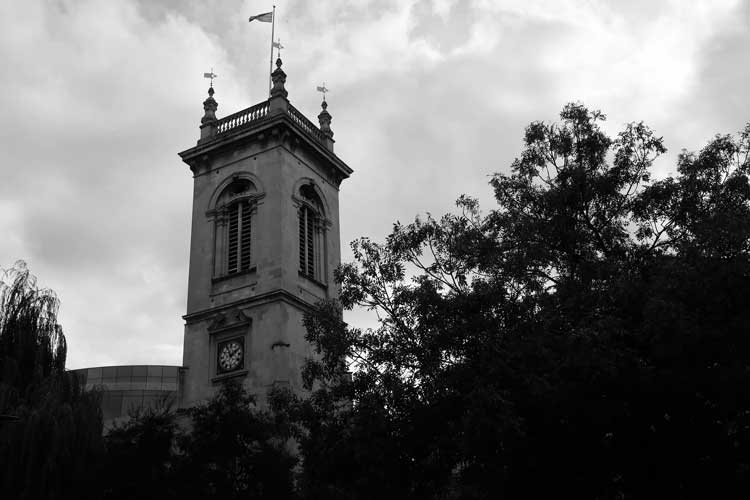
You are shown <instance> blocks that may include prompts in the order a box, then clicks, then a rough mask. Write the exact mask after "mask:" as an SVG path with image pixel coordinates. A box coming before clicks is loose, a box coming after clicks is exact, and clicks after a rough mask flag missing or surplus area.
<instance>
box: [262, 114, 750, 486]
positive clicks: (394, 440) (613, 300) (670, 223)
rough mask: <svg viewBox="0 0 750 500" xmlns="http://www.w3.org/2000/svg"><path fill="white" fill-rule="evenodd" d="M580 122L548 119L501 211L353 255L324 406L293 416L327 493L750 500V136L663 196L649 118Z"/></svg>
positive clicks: (500, 191) (723, 145)
mask: <svg viewBox="0 0 750 500" xmlns="http://www.w3.org/2000/svg"><path fill="white" fill-rule="evenodd" d="M561 119H562V121H561V123H558V124H547V123H541V122H535V123H532V124H531V125H529V127H528V128H527V129H526V133H525V138H524V139H525V147H524V150H523V152H522V154H521V156H520V157H519V158H518V159H517V160H516V161H515V162H514V163H513V165H512V168H511V173H510V174H509V175H506V174H496V175H495V176H494V177H493V179H492V181H491V184H492V186H493V188H494V190H495V197H496V200H497V203H498V206H497V208H495V209H493V210H491V211H490V212H489V213H487V214H486V215H483V214H482V213H481V212H480V211H479V207H478V203H477V202H476V201H475V200H473V199H470V198H466V197H462V198H461V199H459V201H458V207H459V208H460V213H459V214H448V215H446V216H444V217H442V218H441V219H439V220H437V219H434V218H432V217H430V216H428V217H427V218H426V219H421V218H417V219H416V220H415V221H414V222H413V223H411V224H408V225H402V224H398V223H397V224H396V225H395V226H394V229H393V232H392V233H391V235H390V236H389V237H388V238H387V240H386V242H385V243H384V244H378V243H375V242H372V241H370V240H368V239H366V238H363V239H360V240H358V241H356V242H354V243H353V245H352V249H353V252H354V262H353V263H350V264H345V265H343V266H341V268H340V269H339V270H338V271H337V279H338V280H339V281H340V283H341V288H342V289H341V295H340V299H339V300H338V301H333V302H328V303H322V304H320V306H319V308H318V309H317V310H316V311H314V312H313V313H312V314H310V315H308V317H307V319H306V326H307V331H308V340H309V341H310V342H312V343H313V344H314V346H316V348H317V349H318V351H319V354H320V356H319V357H318V358H316V359H315V360H310V361H308V364H307V366H306V368H305V373H304V376H305V380H306V383H307V384H308V387H309V388H310V389H313V393H312V397H310V398H309V399H307V400H298V399H294V398H287V399H286V400H281V401H279V404H278V405H277V406H278V410H279V411H280V412H282V413H285V414H286V415H287V417H288V418H290V419H291V420H292V421H293V422H296V424H297V436H298V439H299V443H300V450H301V454H302V458H303V460H304V464H305V466H304V471H303V475H302V480H301V483H300V484H301V485H302V486H303V490H304V492H305V495H306V496H307V497H308V498H342V499H343V498H347V499H365V498H380V497H383V496H391V497H401V498H404V497H419V498H497V497H499V496H503V497H504V498H518V497H524V498H526V497H543V496H551V495H560V494H561V492H562V493H565V494H569V495H570V494H575V495H576V496H579V497H589V498H626V497H652V496H663V497H675V496H680V497H706V496H714V497H715V496H722V495H724V496H728V495H729V494H730V492H732V491H737V490H744V491H745V492H747V490H748V486H749V484H748V474H749V473H750V432H749V431H748V430H749V429H750V395H749V393H748V392H747V390H746V387H747V386H748V382H750V361H748V360H750V342H748V335H747V332H748V331H750V309H749V308H747V307H746V306H747V297H748V296H750V295H749V294H750V280H749V278H750V255H749V253H748V250H749V249H750V247H749V245H750V203H749V201H750V185H749V184H748V177H747V176H748V170H750V160H749V159H748V151H749V150H750V125H748V127H747V128H745V130H744V131H742V132H741V133H740V134H739V135H738V136H736V137H732V136H717V137H716V138H715V139H714V140H712V141H711V142H710V143H709V144H708V145H707V146H706V147H705V148H704V149H702V150H701V151H700V152H699V153H697V154H694V153H687V152H683V154H681V155H680V157H679V161H678V165H677V168H678V175H677V176H675V177H667V178H665V179H661V180H656V181H653V180H652V178H651V168H652V165H653V162H654V160H655V159H656V158H657V157H658V156H659V155H661V154H662V153H664V152H665V148H664V146H663V142H662V139H661V138H659V137H657V136H655V135H654V133H653V132H652V131H651V130H650V129H649V128H648V127H646V126H645V125H644V124H642V123H632V124H629V125H627V126H626V127H625V129H624V130H623V132H621V133H620V134H619V135H618V136H617V137H616V138H614V139H613V138H610V137H608V136H607V135H606V134H605V133H604V132H603V131H602V130H601V128H600V123H601V122H602V121H603V120H604V119H605V117H604V115H602V114H601V113H600V112H596V111H593V112H592V111H589V110H588V109H586V108H585V107H583V106H582V105H580V104H570V105H568V106H566V107H565V108H564V109H563V111H562V113H561ZM354 307H366V308H368V309H371V310H374V311H376V312H377V314H378V327H377V328H373V329H360V328H356V327H353V326H350V325H347V324H345V323H344V322H343V321H342V319H341V310H342V309H345V310H348V309H352V308H354ZM347 370H351V371H352V372H353V374H352V376H351V377H347V376H344V373H345V372H346V371H347Z"/></svg>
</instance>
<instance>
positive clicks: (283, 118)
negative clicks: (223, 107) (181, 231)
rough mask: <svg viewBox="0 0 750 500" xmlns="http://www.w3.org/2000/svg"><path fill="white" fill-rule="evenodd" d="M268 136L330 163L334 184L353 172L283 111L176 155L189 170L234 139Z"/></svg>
mask: <svg viewBox="0 0 750 500" xmlns="http://www.w3.org/2000/svg"><path fill="white" fill-rule="evenodd" d="M272 138H276V139H277V140H280V142H282V143H283V142H289V145H290V148H291V149H292V150H294V149H295V148H296V147H300V146H302V147H304V148H306V149H307V150H308V151H309V152H310V153H312V154H313V155H315V156H317V157H318V158H320V159H322V160H324V161H325V162H326V163H328V164H329V165H330V166H331V167H333V171H334V172H335V173H336V176H337V177H338V179H335V184H336V185H338V184H339V183H340V182H341V180H343V179H346V178H347V177H349V175H350V174H351V173H352V172H353V170H352V169H351V168H350V167H349V166H348V165H347V164H346V163H344V162H343V161H342V160H341V159H340V158H339V157H338V156H336V155H335V154H334V153H333V152H332V151H330V150H329V149H327V148H326V147H325V146H324V145H322V144H321V143H320V142H319V141H318V140H317V139H315V138H314V137H312V136H311V134H310V133H309V132H308V131H307V130H305V129H304V128H303V127H302V126H301V125H299V123H297V122H296V121H295V120H294V119H293V118H292V117H291V116H290V115H289V114H287V113H276V114H269V115H267V116H265V117H262V118H258V119H255V120H252V121H250V122H248V123H246V124H244V125H242V126H238V127H236V128H233V129H230V130H228V131H226V132H222V133H219V134H217V135H214V136H211V137H209V138H206V139H202V140H201V141H200V142H199V144H198V145H196V146H194V147H192V148H190V149H186V150H185V151H182V152H181V153H179V155H180V157H181V158H182V161H184V162H185V163H187V164H188V165H189V166H190V170H192V171H193V173H196V170H197V169H198V168H199V166H200V165H201V164H202V163H208V162H209V161H210V159H211V157H212V156H214V155H216V154H219V153H221V152H223V151H225V150H227V149H228V148H229V147H231V148H236V146H237V143H238V142H256V141H257V142H260V143H266V142H268V140H269V139H272Z"/></svg>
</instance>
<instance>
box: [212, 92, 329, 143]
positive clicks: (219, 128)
mask: <svg viewBox="0 0 750 500" xmlns="http://www.w3.org/2000/svg"><path fill="white" fill-rule="evenodd" d="M269 108H270V106H269V101H264V102H261V103H259V104H256V105H254V106H250V107H249V108H247V109H243V110H242V111H238V112H237V113H234V114H231V115H229V116H225V117H224V118H222V119H220V120H218V121H217V122H216V128H215V130H216V135H221V134H224V133H227V132H229V131H232V130H235V129H237V128H240V127H243V126H245V125H248V124H250V123H252V122H256V121H259V120H262V119H264V118H266V117H267V116H268V114H269ZM286 113H287V115H288V116H289V118H291V119H292V121H293V122H294V123H296V124H297V125H299V126H300V128H302V129H303V130H304V131H305V132H307V133H308V134H310V135H311V136H312V137H314V138H315V139H316V140H317V141H318V142H320V143H322V144H325V143H326V136H325V134H323V132H322V131H321V130H320V129H319V128H318V127H317V126H315V124H313V123H312V122H311V121H310V120H308V119H307V118H305V115H303V114H302V113H301V112H300V111H299V110H298V109H297V108H295V107H294V106H292V105H291V104H288V105H287V110H286Z"/></svg>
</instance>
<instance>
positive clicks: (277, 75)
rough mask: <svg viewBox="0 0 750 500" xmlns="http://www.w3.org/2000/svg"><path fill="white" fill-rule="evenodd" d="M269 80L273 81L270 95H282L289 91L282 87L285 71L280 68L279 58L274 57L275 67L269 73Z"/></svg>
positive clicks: (284, 81) (284, 96) (284, 95)
mask: <svg viewBox="0 0 750 500" xmlns="http://www.w3.org/2000/svg"><path fill="white" fill-rule="evenodd" d="M271 81H272V82H273V88H271V97H283V98H285V99H286V96H287V95H289V93H288V92H287V91H286V89H285V88H284V84H285V83H286V73H284V70H283V69H281V58H280V57H279V58H278V59H276V69H275V70H274V71H273V73H271Z"/></svg>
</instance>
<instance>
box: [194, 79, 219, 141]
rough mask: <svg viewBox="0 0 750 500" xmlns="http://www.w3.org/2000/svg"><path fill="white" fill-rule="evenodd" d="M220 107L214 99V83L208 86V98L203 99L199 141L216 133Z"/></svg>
mask: <svg viewBox="0 0 750 500" xmlns="http://www.w3.org/2000/svg"><path fill="white" fill-rule="evenodd" d="M218 108H219V104H218V103H217V102H216V99H214V87H213V85H212V86H211V87H209V88H208V99H206V100H205V101H203V118H201V138H200V140H199V141H198V142H199V143H200V141H202V140H204V139H208V138H210V137H212V136H214V135H216V124H217V123H218V120H217V119H216V110H217V109H218Z"/></svg>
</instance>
